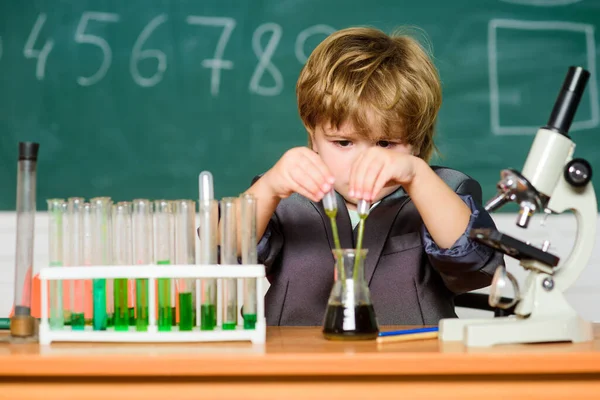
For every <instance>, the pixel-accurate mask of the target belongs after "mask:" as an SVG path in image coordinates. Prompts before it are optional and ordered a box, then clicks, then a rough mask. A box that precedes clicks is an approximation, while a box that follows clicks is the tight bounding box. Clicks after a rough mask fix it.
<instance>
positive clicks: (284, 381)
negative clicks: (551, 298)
mask: <svg viewBox="0 0 600 400" xmlns="http://www.w3.org/2000/svg"><path fill="white" fill-rule="evenodd" d="M595 338H596V339H595V341H593V342H589V343H579V344H570V343H557V344H532V345H511V346H500V347H494V348H491V349H472V348H465V347H464V346H462V344H460V343H441V342H438V341H437V340H427V341H419V342H405V343H391V344H385V345H379V347H378V345H377V344H376V343H375V342H329V341H326V340H324V339H323V338H322V336H321V332H320V329H318V328H269V330H268V339H267V344H266V345H264V346H253V345H251V344H250V343H217V344H215V343H212V344H178V345H173V344H163V345H158V344H135V345H132V344H112V345H111V344H89V343H88V344H85V343H83V344H75V343H57V344H52V345H51V346H44V347H40V346H39V345H37V344H8V343H0V399H19V400H22V399H31V398H44V399H77V400H82V399H102V400H106V399H110V398H115V399H120V398H127V399H130V400H134V399H135V400H137V399H151V398H161V399H178V400H187V399H206V398H235V399H261V400H262V399H267V398H285V399H286V400H288V399H295V398H309V399H312V400H317V399H324V398H326V399H336V398H344V399H351V398H365V399H377V400H378V399H382V398H402V399H407V398H421V399H439V398H460V399H483V398H484V397H483V396H484V395H485V399H486V400H487V399H503V400H508V399H517V398H544V399H557V398H567V397H568V398H573V399H577V400H580V399H592V398H593V399H598V398H600V325H598V326H595ZM5 340H6V337H5Z"/></svg>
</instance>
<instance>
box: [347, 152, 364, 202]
mask: <svg viewBox="0 0 600 400" xmlns="http://www.w3.org/2000/svg"><path fill="white" fill-rule="evenodd" d="M362 159H363V155H362V154H360V155H359V156H358V157H356V159H355V160H354V162H353V163H352V166H351V167H350V179H349V180H348V189H349V193H348V194H349V195H350V197H354V198H356V192H357V189H356V173H357V171H359V167H360V164H361V162H362Z"/></svg>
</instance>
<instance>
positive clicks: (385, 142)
mask: <svg viewBox="0 0 600 400" xmlns="http://www.w3.org/2000/svg"><path fill="white" fill-rule="evenodd" d="M394 144H395V143H392V142H390V141H388V140H380V141H378V142H377V146H379V147H383V148H384V149H386V148H388V147H392V146H394Z"/></svg>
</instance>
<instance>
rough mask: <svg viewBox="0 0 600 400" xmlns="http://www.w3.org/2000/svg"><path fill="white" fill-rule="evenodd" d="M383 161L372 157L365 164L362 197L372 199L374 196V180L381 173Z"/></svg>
mask: <svg viewBox="0 0 600 400" xmlns="http://www.w3.org/2000/svg"><path fill="white" fill-rule="evenodd" d="M383 166H384V163H383V162H382V161H381V159H378V158H372V159H371V162H369V164H368V165H365V172H364V175H363V184H362V198H363V199H365V200H372V199H373V198H374V197H375V182H376V181H377V179H379V177H380V176H381V175H382V172H383Z"/></svg>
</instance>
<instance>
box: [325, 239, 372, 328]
mask: <svg viewBox="0 0 600 400" xmlns="http://www.w3.org/2000/svg"><path fill="white" fill-rule="evenodd" d="M333 255H334V257H335V275H334V278H335V280H334V283H333V288H332V289H331V294H330V295H329V301H328V302H327V311H326V313H325V321H324V323H323V335H324V336H325V338H326V339H330V340H368V339H375V338H376V337H377V335H378V333H379V328H378V327H377V318H376V317H375V310H374V309H373V304H372V303H371V294H370V292H369V288H368V286H367V283H366V281H365V269H364V262H365V258H366V256H367V249H361V250H360V252H357V251H356V250H355V249H342V250H333ZM357 255H360V256H359V257H357Z"/></svg>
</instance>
